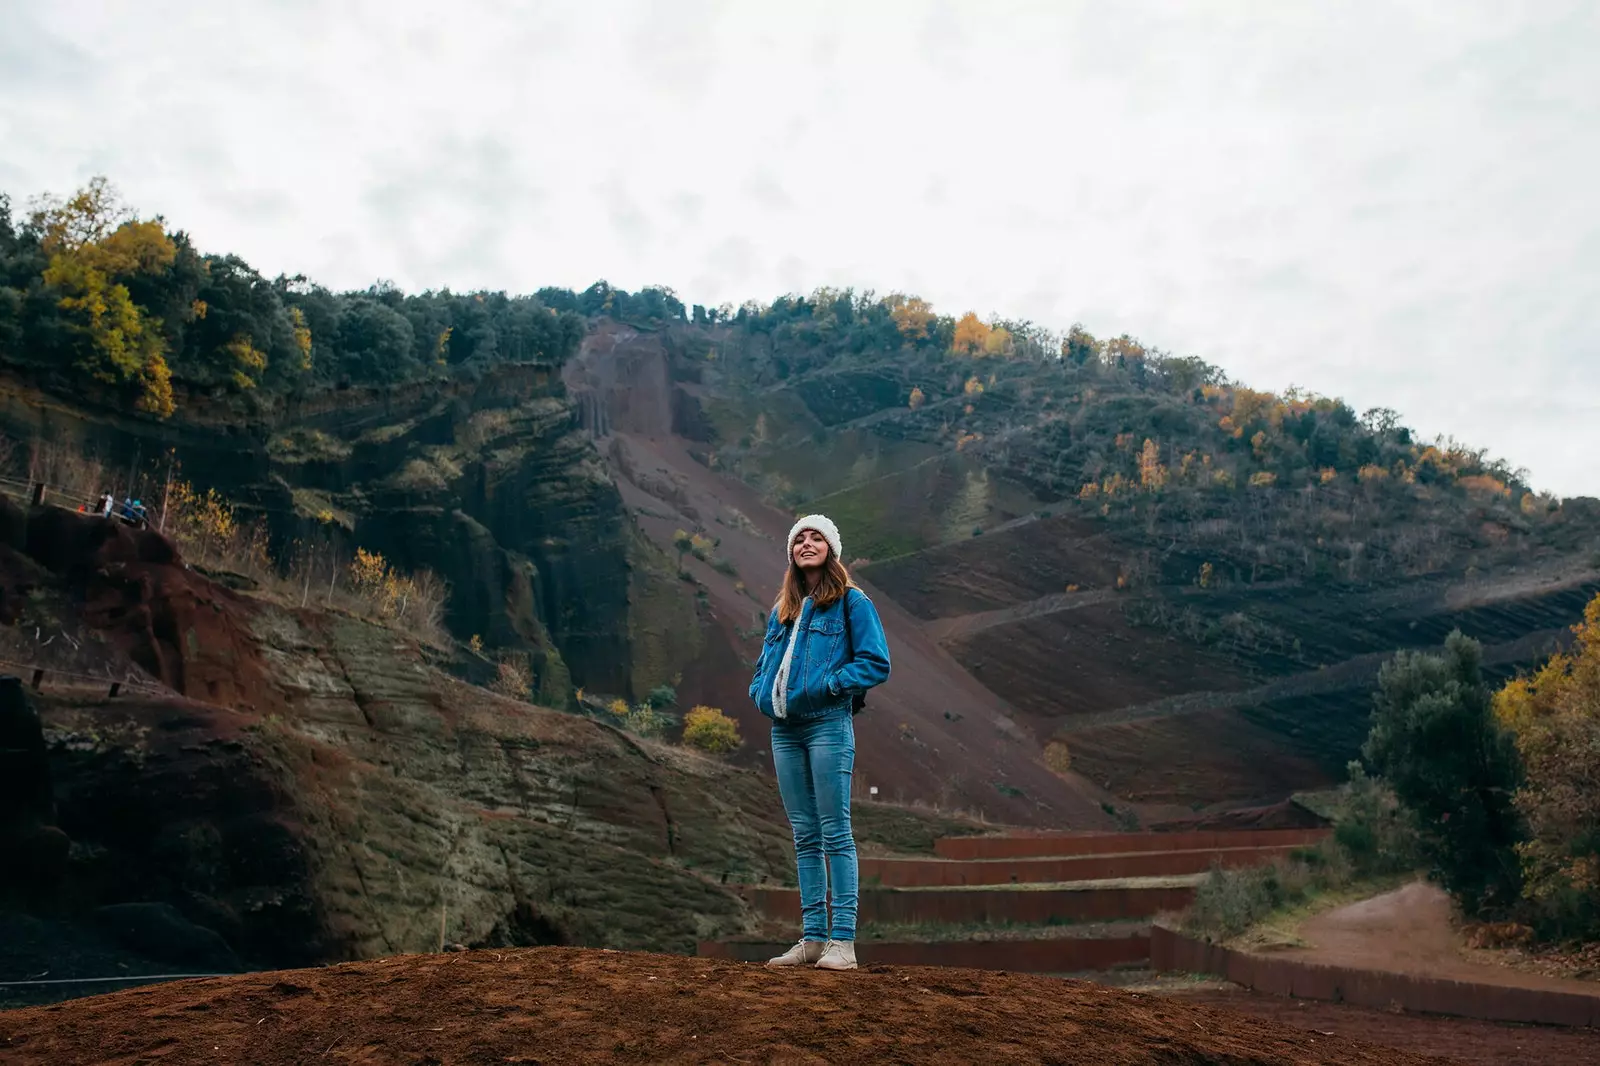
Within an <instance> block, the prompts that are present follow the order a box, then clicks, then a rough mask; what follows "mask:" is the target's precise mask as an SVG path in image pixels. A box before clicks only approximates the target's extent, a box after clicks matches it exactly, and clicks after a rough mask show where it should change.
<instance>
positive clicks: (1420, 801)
mask: <svg viewBox="0 0 1600 1066" xmlns="http://www.w3.org/2000/svg"><path fill="white" fill-rule="evenodd" d="M1362 755H1363V756H1364V758H1365V759H1366V762H1367V764H1368V765H1369V766H1370V767H1372V768H1373V769H1374V770H1375V771H1376V772H1377V773H1378V775H1379V776H1381V777H1382V778H1383V779H1384V780H1385V781H1387V782H1388V783H1389V786H1390V787H1391V788H1393V789H1394V793H1395V796H1396V797H1397V798H1398V799H1399V801H1400V802H1401V803H1402V804H1403V805H1404V806H1405V807H1406V808H1407V809H1408V810H1410V811H1411V812H1412V813H1413V814H1414V815H1415V816H1416V819H1417V831H1418V833H1419V834H1420V837H1421V840H1420V850H1421V853H1422V857H1423V859H1424V860H1425V861H1426V862H1428V864H1429V865H1430V867H1431V872H1432V874H1433V876H1434V877H1435V878H1436V879H1437V880H1438V881H1439V883H1440V884H1441V885H1443V886H1444V888H1445V889H1446V890H1447V891H1449V892H1450V893H1451V895H1453V896H1455V898H1456V899H1457V901H1458V902H1459V903H1460V904H1461V906H1462V909H1463V910H1464V911H1465V912H1466V913H1467V914H1469V915H1478V914H1481V913H1484V912H1492V911H1498V910H1502V909H1504V908H1507V907H1509V906H1510V905H1511V904H1512V903H1514V902H1515V900H1516V899H1517V898H1518V895H1519V893H1520V889H1521V877H1520V871H1519V868H1518V864H1517V857H1516V850H1515V849H1516V846H1517V843H1518V842H1519V840H1520V839H1521V833H1520V823H1519V819H1518V817H1517V812H1516V810H1515V808H1514V807H1513V805H1512V797H1513V795H1514V794H1515V792H1516V789H1517V786H1518V784H1519V783H1520V776H1521V774H1520V767H1519V763H1518V761H1517V756H1516V750H1515V748H1514V747H1513V745H1512V740H1511V736H1510V734H1509V733H1508V732H1507V731H1506V730H1505V729H1503V728H1501V726H1500V725H1499V723H1498V722H1497V721H1496V719H1495V716H1494V712H1493V708H1492V700H1491V696H1490V693H1489V690H1488V688H1487V687H1486V686H1485V685H1484V683H1483V671H1482V648H1481V647H1480V646H1479V644H1478V642H1477V641H1475V640H1472V639H1471V638H1469V637H1465V636H1463V635H1462V634H1461V633H1460V632H1459V631H1458V632H1454V633H1451V634H1450V636H1449V637H1448V638H1447V639H1446V640H1445V643H1444V650H1443V653H1442V654H1437V655H1435V654H1429V653H1426V652H1401V653H1399V654H1398V655H1396V656H1395V657H1394V659H1392V660H1391V661H1389V662H1388V663H1387V664H1385V665H1384V667H1383V669H1382V670H1381V671H1379V674H1378V694H1377V699H1376V707H1375V709H1374V712H1373V716H1372V732H1371V733H1370V734H1369V735H1368V737H1367V741H1366V745H1365V746H1364V747H1363V748H1362Z"/></svg>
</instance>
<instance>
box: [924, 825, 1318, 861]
mask: <svg viewBox="0 0 1600 1066" xmlns="http://www.w3.org/2000/svg"><path fill="white" fill-rule="evenodd" d="M1327 835H1328V830H1326V829H1224V830H1202V831H1195V832H1184V833H1059V834H1052V833H1046V832H1036V833H1013V834H1008V835H1006V836H992V837H940V838H939V839H938V840H935V841H934V842H933V852H934V854H935V855H937V856H939V858H941V859H1021V858H1032V857H1046V856H1068V855H1114V854H1127V853H1131V852H1142V851H1196V850H1201V849H1205V848H1259V847H1274V846H1281V847H1304V846H1306V845H1308V844H1315V843H1317V842H1318V841H1319V840H1321V839H1322V838H1323V837H1325V836H1327Z"/></svg>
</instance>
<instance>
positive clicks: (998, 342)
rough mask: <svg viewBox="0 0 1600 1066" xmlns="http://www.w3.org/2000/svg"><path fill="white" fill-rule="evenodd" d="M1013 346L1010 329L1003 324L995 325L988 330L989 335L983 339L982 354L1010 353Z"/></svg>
mask: <svg viewBox="0 0 1600 1066" xmlns="http://www.w3.org/2000/svg"><path fill="white" fill-rule="evenodd" d="M1013 346H1014V345H1013V343H1012V340H1011V331H1010V330H1008V329H1006V328H1005V327H1004V326H996V327H994V328H993V329H991V330H990V331H989V335H988V336H987V337H985V338H984V340H983V354H984V355H1010V354H1011V351H1012V348H1013Z"/></svg>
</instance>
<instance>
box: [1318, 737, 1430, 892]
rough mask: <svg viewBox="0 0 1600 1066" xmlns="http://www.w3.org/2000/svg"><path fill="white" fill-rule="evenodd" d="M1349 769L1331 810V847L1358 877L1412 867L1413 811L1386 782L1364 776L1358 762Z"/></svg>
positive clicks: (1415, 856) (1416, 855) (1416, 858)
mask: <svg viewBox="0 0 1600 1066" xmlns="http://www.w3.org/2000/svg"><path fill="white" fill-rule="evenodd" d="M1349 772H1350V780H1349V781H1347V782H1346V783H1345V784H1344V785H1342V786H1341V787H1340V789H1339V796H1338V799H1337V800H1335V804H1334V810H1333V812H1332V813H1333V846H1334V847H1336V848H1338V849H1339V850H1340V851H1341V852H1343V857H1344V858H1345V859H1346V860H1347V861H1348V863H1349V866H1350V869H1351V871H1352V872H1353V873H1355V874H1356V875H1357V876H1361V877H1373V876H1382V875H1385V874H1395V873H1402V872H1404V871H1407V870H1415V869H1416V868H1417V867H1418V865H1420V863H1421V858H1420V852H1419V850H1418V841H1417V829H1416V821H1415V819H1414V818H1413V816H1412V815H1411V812H1410V811H1408V810H1406V809H1405V808H1404V807H1402V806H1401V805H1400V801H1399V800H1398V799H1396V798H1395V794H1394V790H1393V789H1391V788H1389V786H1388V785H1387V784H1385V783H1384V782H1383V781H1381V780H1380V779H1378V778H1375V777H1369V776H1367V772H1366V771H1365V770H1364V769H1362V766H1361V764H1360V763H1359V762H1351V763H1350V765H1349Z"/></svg>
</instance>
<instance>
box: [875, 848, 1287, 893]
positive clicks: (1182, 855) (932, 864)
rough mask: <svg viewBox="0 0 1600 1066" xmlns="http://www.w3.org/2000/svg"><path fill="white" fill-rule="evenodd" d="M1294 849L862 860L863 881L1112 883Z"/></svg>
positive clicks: (1242, 862) (1257, 859)
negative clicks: (1051, 856) (1046, 856)
mask: <svg viewBox="0 0 1600 1066" xmlns="http://www.w3.org/2000/svg"><path fill="white" fill-rule="evenodd" d="M1293 850H1294V847H1293V846H1291V845H1277V846H1271V847H1251V848H1200V849H1197V850H1194V851H1144V852H1133V853H1131V854H1126V855H1069V856H1063V857H1057V858H1046V859H1039V858H1032V859H967V860H962V859H889V858H876V857H869V856H862V858H861V860H860V863H861V880H862V881H863V882H864V883H865V882H867V881H873V880H875V882H876V884H877V885H880V886H882V887H884V888H939V887H945V886H955V885H1005V884H1017V885H1025V884H1032V883H1038V882H1046V883H1050V882H1058V881H1110V880H1120V879H1122V878H1125V877H1176V876H1181V875H1186V874H1198V873H1205V872H1206V871H1207V870H1209V869H1210V868H1211V866H1212V865H1213V864H1217V865H1220V866H1229V867H1233V866H1255V865H1259V864H1262V863H1268V862H1271V861H1272V860H1273V859H1275V858H1277V857H1279V856H1282V855H1288V854H1289V853H1290V852H1291V851H1293Z"/></svg>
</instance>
